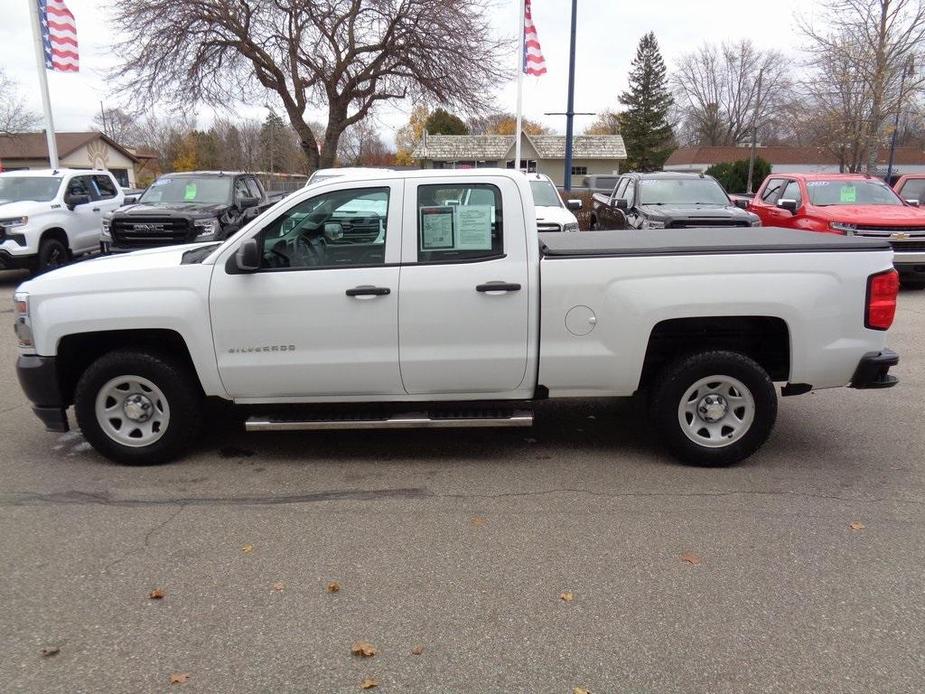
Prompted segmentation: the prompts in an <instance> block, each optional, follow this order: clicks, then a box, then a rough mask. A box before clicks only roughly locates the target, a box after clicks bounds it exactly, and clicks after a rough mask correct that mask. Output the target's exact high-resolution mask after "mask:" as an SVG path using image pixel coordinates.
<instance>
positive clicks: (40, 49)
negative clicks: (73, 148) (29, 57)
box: [26, 0, 58, 169]
mask: <svg viewBox="0 0 925 694" xmlns="http://www.w3.org/2000/svg"><path fill="white" fill-rule="evenodd" d="M26 2H27V3H29V12H30V14H31V16H32V39H33V42H34V43H35V67H36V68H37V69H38V71H39V87H40V91H41V92H42V106H43V107H44V109H45V137H46V138H47V140H48V163H49V165H50V166H51V168H52V169H57V168H58V143H57V142H56V141H55V123H54V120H53V119H52V115H51V97H50V96H49V95H48V74H47V73H46V71H45V70H46V67H45V48H44V46H43V45H42V28H41V25H40V24H39V21H40V20H39V3H38V0H26Z"/></svg>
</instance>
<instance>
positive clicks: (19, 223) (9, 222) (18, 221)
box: [0, 217, 29, 229]
mask: <svg viewBox="0 0 925 694" xmlns="http://www.w3.org/2000/svg"><path fill="white" fill-rule="evenodd" d="M28 223H29V218H28V217H7V218H6V219H0V227H6V228H7V229H13V228H15V227H24V226H26V225H27V224H28Z"/></svg>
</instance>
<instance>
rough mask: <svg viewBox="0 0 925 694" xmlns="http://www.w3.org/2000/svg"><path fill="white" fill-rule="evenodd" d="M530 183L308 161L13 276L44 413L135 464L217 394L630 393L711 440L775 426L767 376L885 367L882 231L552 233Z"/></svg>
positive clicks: (834, 374)
mask: <svg viewBox="0 0 925 694" xmlns="http://www.w3.org/2000/svg"><path fill="white" fill-rule="evenodd" d="M472 190H479V191H485V192H487V193H490V201H488V202H486V200H485V195H479V196H471V195H468V193H470V191H472ZM467 199H478V200H479V203H478V204H461V201H463V200H467ZM533 206H534V203H533V195H532V194H531V191H530V184H529V182H528V179H527V177H526V176H524V175H523V174H521V173H518V172H512V171H506V170H494V169H477V170H472V171H439V172H435V171H410V172H406V171H402V172H384V173H379V174H370V175H369V176H368V177H362V178H349V179H344V178H342V179H333V180H331V181H323V182H319V183H318V184H317V185H313V186H312V187H311V188H306V189H304V190H302V191H300V192H297V193H295V194H293V195H292V196H290V197H289V198H286V199H285V200H283V201H282V202H280V203H278V204H277V205H275V206H274V207H272V208H271V209H269V210H267V211H266V212H264V213H263V214H262V215H260V216H259V217H257V218H256V219H255V220H254V221H252V222H251V223H250V224H248V225H247V226H245V227H244V228H242V229H241V230H240V231H239V232H238V233H237V234H235V235H234V236H233V237H231V238H229V239H228V240H227V241H225V242H223V243H213V244H198V245H187V246H179V247H170V248H163V249H152V250H146V251H140V252H136V253H130V254H127V255H123V256H119V257H104V258H99V259H94V260H90V261H88V262H84V263H79V264H77V265H73V266H70V267H67V268H63V269H60V270H57V271H55V272H51V273H49V274H47V275H44V276H41V277H39V278H37V279H33V280H31V281H28V282H26V283H24V284H23V285H21V286H20V287H19V288H18V290H17V292H16V294H15V306H16V309H15V313H16V316H15V319H16V332H17V335H18V337H19V345H20V356H19V360H18V364H17V367H18V374H19V379H20V383H21V384H22V387H23V389H24V390H25V392H26V395H27V396H28V397H29V399H30V400H31V401H32V402H33V403H34V406H35V407H34V410H35V412H36V414H37V415H38V416H39V418H40V419H41V420H42V421H43V422H44V423H45V424H46V426H47V427H48V428H49V429H50V430H52V431H66V430H67V427H68V419H67V414H66V411H67V408H68V407H69V406H70V405H72V404H73V405H74V406H75V411H76V418H77V423H78V424H79V426H80V428H81V430H82V431H83V434H84V436H85V437H86V438H87V440H88V441H89V442H90V443H91V444H92V445H93V446H94V447H95V448H96V449H97V450H98V451H99V452H100V453H102V454H103V455H105V456H107V457H109V458H111V459H113V460H116V461H118V462H122V463H127V464H146V463H157V462H162V461H166V460H169V459H172V458H176V457H178V456H180V455H181V454H182V453H183V452H184V451H185V450H186V449H187V448H188V447H189V446H191V445H193V444H194V442H195V441H196V438H197V432H198V431H199V430H200V427H201V425H202V421H203V415H202V412H203V406H204V403H205V400H206V399H207V398H218V399H221V400H225V401H230V402H233V403H234V404H236V405H239V406H260V407H252V408H251V409H250V413H249V414H251V416H250V417H249V418H248V419H247V421H246V425H245V426H246V428H247V429H248V430H257V431H261V430H263V431H267V430H269V431H273V430H294V429H309V430H314V429H345V428H389V427H395V428H406V427H418V426H419V427H466V426H472V427H479V426H524V425H530V424H531V423H532V419H533V416H532V411H531V404H532V403H533V402H534V401H537V400H542V399H545V398H566V397H568V398H575V397H582V398H588V397H605V398H611V397H628V396H634V395H637V394H638V395H640V396H645V400H643V398H642V397H640V402H643V401H645V402H648V403H649V405H650V407H651V414H652V417H653V420H654V425H655V429H656V431H657V432H658V434H659V437H660V439H661V442H662V443H663V444H664V445H665V446H666V447H667V448H668V449H669V450H671V451H672V452H673V453H674V454H675V455H677V456H678V457H679V458H681V459H682V460H684V461H686V462H689V463H694V464H701V465H728V464H731V463H735V462H737V461H740V460H742V459H743V458H745V457H747V456H748V455H750V454H751V453H752V452H754V451H755V450H756V449H757V448H758V447H759V446H761V444H762V443H764V441H765V440H766V439H767V438H768V436H769V434H770V432H771V429H772V427H773V425H774V421H775V417H776V414H777V393H776V390H775V386H774V383H775V382H777V383H779V384H781V385H782V391H783V394H784V395H797V394H800V393H805V392H808V391H809V390H810V389H811V388H831V387H836V386H846V385H851V386H853V387H855V388H884V387H889V386H892V385H895V383H896V378H895V377H894V376H892V375H890V374H889V373H888V371H889V369H890V367H891V366H893V365H895V364H896V363H897V360H898V357H897V356H896V354H895V353H893V352H891V351H890V350H888V349H886V348H885V337H886V332H885V331H886V330H887V328H889V326H890V324H891V323H892V320H893V316H894V312H895V309H896V294H897V287H898V280H897V276H896V273H895V271H894V270H893V267H892V252H891V250H890V247H889V245H888V244H887V242H886V241H879V240H869V239H863V238H856V237H838V236H829V235H825V234H805V233H802V232H799V231H788V230H780V229H737V230H721V229H720V230H711V229H685V230H679V231H672V230H665V231H660V232H652V231H630V232H587V233H575V234H561V233H559V234H556V233H549V234H540V235H538V234H537V231H536V216H535V213H534V209H533ZM357 210H366V212H365V213H363V214H358V213H357Z"/></svg>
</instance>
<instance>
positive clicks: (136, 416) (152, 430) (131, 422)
mask: <svg viewBox="0 0 925 694" xmlns="http://www.w3.org/2000/svg"><path fill="white" fill-rule="evenodd" d="M74 409H75V413H76V415H77V423H78V425H79V426H80V429H81V431H82V432H83V435H84V436H85V437H86V439H87V441H89V442H90V444H91V445H92V446H93V447H94V448H95V449H96V450H97V451H98V452H99V453H101V454H102V455H104V456H106V457H107V458H109V459H110V460H113V461H115V462H117V463H122V464H124V465H155V464H158V463H165V462H168V461H170V460H173V459H175V458H177V457H178V456H180V455H181V454H182V453H184V452H185V451H186V450H187V449H188V448H189V447H190V446H191V445H192V443H193V441H194V440H195V438H196V435H197V433H198V432H199V429H200V427H201V423H202V395H201V393H200V392H199V388H198V383H197V382H196V380H195V376H194V375H193V374H190V373H189V369H188V368H184V366H182V365H181V364H180V363H178V362H176V361H175V360H173V359H172V358H170V357H168V356H165V355H162V354H158V353H155V352H148V351H141V350H119V351H115V352H109V353H108V354H105V355H103V356H102V357H100V358H99V359H97V360H96V361H95V362H93V363H92V364H91V365H90V366H89V367H88V368H87V370H86V371H85V372H84V373H83V375H82V376H81V377H80V380H79V381H78V382H77V388H76V390H75V393H74Z"/></svg>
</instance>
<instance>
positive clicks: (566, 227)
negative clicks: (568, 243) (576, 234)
mask: <svg viewBox="0 0 925 694" xmlns="http://www.w3.org/2000/svg"><path fill="white" fill-rule="evenodd" d="M562 231H578V223H577V222H569V223H568V224H563V225H562Z"/></svg>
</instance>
